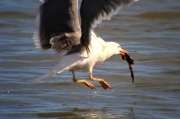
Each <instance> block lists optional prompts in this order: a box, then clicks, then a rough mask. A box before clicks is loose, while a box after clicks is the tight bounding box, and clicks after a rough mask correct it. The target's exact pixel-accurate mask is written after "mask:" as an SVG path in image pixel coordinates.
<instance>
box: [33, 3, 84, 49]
mask: <svg viewBox="0 0 180 119" xmlns="http://www.w3.org/2000/svg"><path fill="white" fill-rule="evenodd" d="M40 1H42V2H44V3H43V4H42V5H41V6H40V8H39V11H40V13H39V15H38V16H37V21H36V28H35V31H34V44H35V45H36V47H38V48H42V49H49V48H52V49H53V50H55V51H56V52H63V51H67V50H70V49H71V48H72V47H73V46H76V45H77V44H79V43H80V37H81V30H80V26H79V19H78V0H40Z"/></svg>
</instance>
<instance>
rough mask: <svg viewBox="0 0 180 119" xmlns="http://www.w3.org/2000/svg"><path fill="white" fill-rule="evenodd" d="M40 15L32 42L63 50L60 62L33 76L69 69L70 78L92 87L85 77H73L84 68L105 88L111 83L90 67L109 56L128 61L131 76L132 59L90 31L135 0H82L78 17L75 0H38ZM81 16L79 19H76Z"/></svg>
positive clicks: (43, 47) (44, 76) (118, 47)
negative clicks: (94, 73)
mask: <svg viewBox="0 0 180 119" xmlns="http://www.w3.org/2000/svg"><path fill="white" fill-rule="evenodd" d="M40 1H41V2H43V3H42V5H41V6H40V7H39V14H38V15H37V19H36V28H35V30H34V36H33V38H34V44H35V46H36V47H37V48H42V49H44V50H46V49H50V48H51V49H53V50H54V51H55V52H57V53H62V52H66V54H65V55H64V56H63V57H62V58H61V59H60V61H59V63H58V64H57V65H56V66H55V67H54V68H52V70H50V71H49V72H47V73H46V74H44V75H42V76H40V77H38V78H36V79H35V80H36V81H38V80H42V79H45V78H49V77H51V76H53V75H55V74H56V73H61V72H63V71H65V70H69V71H71V72H72V78H73V81H74V82H76V83H84V84H85V85H86V86H88V87H89V88H91V89H94V88H95V86H94V85H93V84H91V83H90V82H88V81H87V80H86V79H78V78H76V75H75V73H76V71H87V72H88V73H89V79H91V80H92V81H98V82H100V84H101V85H102V87H103V88H104V89H108V88H109V89H110V88H111V86H110V84H108V83H107V82H106V81H105V80H104V79H101V78H95V77H94V76H93V73H92V72H93V68H94V67H95V66H97V65H98V64H100V63H102V62H104V61H105V60H106V59H108V58H110V57H111V56H112V55H116V54H117V55H121V56H122V58H123V59H125V60H126V61H127V62H128V63H129V68H130V70H131V76H132V79H133V82H134V75H133V72H132V68H131V65H132V64H133V60H132V58H131V57H130V56H129V55H128V52H127V51H126V50H124V49H122V48H121V46H120V45H119V44H118V43H115V42H106V41H104V40H103V39H101V38H100V37H99V36H98V35H97V34H95V33H94V32H93V29H94V28H95V27H96V25H97V24H98V23H100V22H101V21H102V20H110V19H111V17H112V16H113V15H116V14H117V13H118V11H119V10H120V9H121V8H122V7H123V6H128V5H131V4H132V3H134V2H135V1H137V0H82V2H81V6H80V17H79V16H78V0H40ZM79 18H80V21H81V22H80V21H79Z"/></svg>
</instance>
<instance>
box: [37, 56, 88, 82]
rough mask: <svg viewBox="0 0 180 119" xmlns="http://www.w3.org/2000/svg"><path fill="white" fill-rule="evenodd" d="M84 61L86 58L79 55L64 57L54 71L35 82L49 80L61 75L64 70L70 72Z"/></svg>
mask: <svg viewBox="0 0 180 119" xmlns="http://www.w3.org/2000/svg"><path fill="white" fill-rule="evenodd" d="M84 59H85V58H84V57H81V56H79V54H78V53H75V54H72V55H65V56H64V57H62V58H61V60H60V61H59V63H58V64H57V65H56V66H55V67H54V68H53V69H51V70H50V71H49V72H47V73H46V74H44V75H42V76H40V77H38V78H36V79H35V81H39V80H42V79H45V78H49V77H51V76H53V75H55V74H56V73H61V72H63V71H64V70H68V69H69V68H71V67H72V66H74V65H76V64H77V63H79V62H82V61H83V60H84Z"/></svg>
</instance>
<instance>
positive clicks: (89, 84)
mask: <svg viewBox="0 0 180 119" xmlns="http://www.w3.org/2000/svg"><path fill="white" fill-rule="evenodd" d="M84 84H85V85H86V86H88V87H89V88H91V89H95V86H94V85H93V84H91V83H90V82H88V81H85V82H84Z"/></svg>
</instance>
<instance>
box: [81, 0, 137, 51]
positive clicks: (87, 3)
mask: <svg viewBox="0 0 180 119" xmlns="http://www.w3.org/2000/svg"><path fill="white" fill-rule="evenodd" d="M135 1H137V0H83V1H82V3H81V8H80V14H81V31H82V36H81V43H82V45H83V46H85V47H86V49H88V44H89V43H90V40H91V39H90V35H91V34H90V33H91V31H92V30H93V28H95V27H96V25H97V24H98V23H100V22H101V21H102V20H110V19H111V17H112V16H113V15H116V14H117V13H118V11H119V10H120V9H121V8H122V7H123V6H126V5H130V4H132V3H133V2H135Z"/></svg>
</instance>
